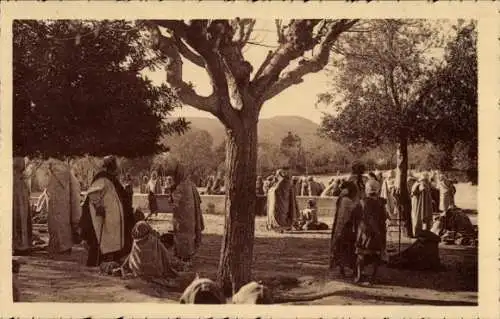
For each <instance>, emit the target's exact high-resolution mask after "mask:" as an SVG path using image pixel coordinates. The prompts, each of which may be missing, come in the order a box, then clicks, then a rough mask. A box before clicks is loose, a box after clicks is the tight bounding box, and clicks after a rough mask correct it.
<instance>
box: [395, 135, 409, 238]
mask: <svg viewBox="0 0 500 319" xmlns="http://www.w3.org/2000/svg"><path fill="white" fill-rule="evenodd" d="M396 180H397V184H396V185H397V188H398V191H399V207H400V210H401V217H402V219H403V220H404V222H405V228H406V232H407V234H411V202H410V194H409V191H410V190H409V189H408V137H407V135H406V133H405V132H401V133H400V136H399V141H398V147H397V150H396Z"/></svg>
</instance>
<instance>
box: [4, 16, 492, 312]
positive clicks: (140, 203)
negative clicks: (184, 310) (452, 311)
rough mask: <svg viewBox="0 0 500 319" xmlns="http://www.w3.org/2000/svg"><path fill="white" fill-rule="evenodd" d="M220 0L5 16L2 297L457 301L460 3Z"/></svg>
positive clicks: (470, 37)
mask: <svg viewBox="0 0 500 319" xmlns="http://www.w3.org/2000/svg"><path fill="white" fill-rule="evenodd" d="M242 13H243V12H240V14H241V17H238V16H237V15H234V16H232V17H227V15H223V16H222V17H223V18H224V19H214V17H212V16H211V15H208V14H207V16H206V17H203V16H197V18H196V19H183V18H179V19H172V18H169V19H153V18H143V17H142V16H141V15H139V14H138V15H137V18H135V19H130V18H129V16H126V17H125V18H123V19H114V18H113V19H100V18H87V17H83V16H82V18H78V17H75V18H65V17H64V18H55V17H54V18H47V19H35V18H33V19H31V18H29V19H28V18H14V19H12V20H11V21H10V22H9V24H10V27H11V36H10V39H9V41H10V42H11V43H12V62H11V64H12V71H11V72H12V74H11V76H12V78H11V79H10V80H11V81H12V84H11V85H12V91H11V92H9V91H8V92H7V94H10V95H11V97H12V111H11V114H12V116H11V119H9V121H11V123H12V124H11V125H12V126H11V127H12V135H11V145H12V151H11V153H10V151H9V153H7V152H5V154H10V161H9V162H8V163H9V168H4V167H3V166H5V165H4V164H2V169H3V170H5V171H6V172H8V173H9V174H11V176H12V178H13V179H12V180H11V181H12V182H11V189H12V193H9V194H10V195H9V196H10V200H11V201H12V208H11V214H12V215H11V216H12V221H11V224H12V232H11V233H9V234H10V235H9V236H11V243H7V244H8V245H10V246H11V247H9V248H10V249H11V250H10V251H11V257H12V265H11V269H12V277H11V278H12V281H11V283H12V293H11V296H12V298H11V300H10V301H9V302H13V303H14V305H15V304H17V303H30V304H36V303H94V304H95V303H102V304H104V303H135V304H140V303H150V304H151V303H153V304H198V305H213V304H232V305H269V306H271V305H282V306H286V307H289V309H294V308H293V307H292V306H294V305H295V306H297V305H301V306H326V305H327V306H366V305H383V306H432V307H441V309H443V313H444V311H445V310H444V309H445V308H446V307H445V306H447V307H464V306H465V307H477V306H478V305H479V299H480V298H479V297H480V294H479V286H480V284H479V281H480V280H479V273H480V269H482V268H481V267H480V259H481V258H480V257H479V256H480V254H479V251H480V247H481V245H484V241H482V244H481V245H480V244H479V237H480V236H479V232H480V229H482V227H481V226H480V223H479V212H478V211H479V209H480V208H483V207H487V206H484V205H479V192H478V182H479V180H480V178H479V175H480V174H479V165H478V154H479V153H480V152H479V144H480V143H479V142H478V141H479V135H480V134H479V131H480V130H479V125H478V117H480V112H479V110H478V104H479V94H478V92H479V91H480V89H478V83H480V81H479V80H478V78H479V75H478V74H479V72H478V69H479V67H478V65H479V62H478V55H479V53H478V52H479V50H478V46H479V44H478V43H479V40H478V39H479V38H480V37H479V22H478V19H476V18H472V17H471V18H461V19H457V18H454V19H451V18H434V19H430V18H392V17H387V18H382V17H380V18H363V17H360V18H352V17H349V16H347V15H346V18H341V17H340V18H332V17H328V16H326V15H325V17H324V18H303V17H300V16H298V17H297V18H293V17H292V18H289V17H288V16H286V17H283V18H281V17H273V18H271V17H268V18H261V17H248V13H247V15H246V16H245V15H243V14H242ZM8 33H10V32H8ZM5 34H6V33H5V31H4V30H2V37H4V36H5ZM4 80H5V77H3V78H2V81H4ZM2 94H5V91H2ZM2 105H5V104H4V103H2ZM2 117H4V115H2ZM2 131H4V129H2ZM4 133H5V132H2V134H4ZM2 143H3V142H2ZM495 165H496V166H498V165H497V164H495ZM9 180H10V179H9ZM483 191H484V188H481V192H483ZM495 196H497V195H495ZM495 209H496V208H493V210H495ZM489 213H492V212H491V211H490V212H486V214H489ZM482 214H483V215H484V212H483V213H482ZM490 215H491V214H490ZM493 215H494V216H496V215H497V214H496V213H495V212H494V211H493ZM493 215H492V216H493ZM490 217H491V216H490ZM484 222H487V221H486V220H483V222H482V224H481V225H484ZM496 259H498V258H496ZM496 268H497V270H498V267H496ZM494 278H496V277H494ZM497 293H498V292H497ZM9 294H10V292H9ZM3 295H4V296H5V292H3ZM193 309H194V308H193ZM284 309H286V308H284ZM365 309H366V308H365ZM284 314H287V313H286V310H284ZM290 314H291V313H290V311H288V314H287V315H290Z"/></svg>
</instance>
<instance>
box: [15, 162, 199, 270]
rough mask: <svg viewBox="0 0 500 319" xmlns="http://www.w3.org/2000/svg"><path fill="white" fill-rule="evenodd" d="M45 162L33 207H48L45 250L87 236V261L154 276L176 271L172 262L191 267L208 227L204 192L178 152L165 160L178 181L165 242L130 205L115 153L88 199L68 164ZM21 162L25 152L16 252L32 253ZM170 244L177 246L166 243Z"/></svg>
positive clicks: (62, 250)
mask: <svg viewBox="0 0 500 319" xmlns="http://www.w3.org/2000/svg"><path fill="white" fill-rule="evenodd" d="M47 165H48V171H49V179H48V185H47V186H46V188H45V190H44V192H43V193H42V195H41V196H40V197H39V199H38V203H37V205H36V208H37V209H39V210H41V209H45V210H46V211H47V213H48V234H49V244H48V246H47V249H48V251H49V253H50V254H51V255H52V256H54V257H55V256H56V255H59V254H71V251H72V247H73V246H74V245H76V244H80V243H82V241H83V242H84V246H85V247H86V248H87V250H88V258H87V263H86V264H87V266H89V267H97V266H101V267H102V266H103V265H104V264H112V265H115V266H117V267H116V268H119V269H121V270H123V271H124V272H127V270H128V273H132V274H134V276H141V277H151V278H165V277H169V276H175V275H176V270H175V269H174V268H176V269H177V270H185V269H188V268H190V266H191V260H192V258H193V257H194V255H195V253H196V251H197V249H198V248H199V246H200V244H201V234H202V231H203V230H204V222H203V216H202V212H201V198H200V196H199V194H198V191H197V188H196V186H195V185H194V184H193V183H192V182H191V181H190V180H189V178H187V176H186V175H185V173H184V169H183V167H182V165H181V164H180V163H179V161H178V160H177V159H176V158H174V157H173V156H170V154H167V156H166V163H165V167H166V169H165V171H166V172H167V173H168V174H169V176H171V177H172V180H173V185H172V186H171V189H170V191H171V205H172V207H173V212H172V213H173V218H172V225H173V231H172V232H171V233H170V234H171V235H172V240H171V241H172V243H171V245H167V244H165V240H164V237H162V235H160V234H159V233H157V232H156V231H154V230H153V229H152V227H151V226H150V225H149V224H148V223H147V222H146V221H145V219H146V217H145V215H144V213H143V212H141V211H140V210H139V209H134V208H133V206H132V193H131V192H130V190H128V189H129V187H128V185H127V184H126V183H122V182H120V181H119V179H118V165H117V161H116V158H115V157H114V156H108V157H105V158H104V160H103V165H102V169H101V171H100V172H99V173H97V174H96V175H95V176H94V177H93V180H92V183H91V185H90V187H89V189H88V190H87V191H86V192H85V194H84V197H83V199H82V196H81V193H80V187H79V183H78V181H77V180H76V178H75V177H74V174H73V173H72V172H71V168H70V166H69V164H68V163H67V162H63V161H60V160H57V159H50V160H49V161H48V162H47ZM24 168H25V161H24V158H17V157H16V158H14V191H13V196H14V199H13V200H14V202H13V240H12V245H13V254H14V255H28V254H30V253H31V251H32V247H33V245H32V243H33V242H32V240H33V231H32V225H31V215H32V212H31V210H30V194H29V191H28V188H27V185H26V183H25V176H24V174H23V172H24ZM169 246H172V248H173V249H172V250H169V249H167V247H169ZM169 248H170V247H169ZM101 269H102V268H101Z"/></svg>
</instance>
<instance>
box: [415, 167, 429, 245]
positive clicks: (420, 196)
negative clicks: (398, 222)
mask: <svg viewBox="0 0 500 319" xmlns="http://www.w3.org/2000/svg"><path fill="white" fill-rule="evenodd" d="M410 195H411V225H412V228H411V231H412V233H411V234H410V235H411V237H417V236H419V235H420V234H421V233H422V231H423V230H424V228H425V229H426V230H431V228H432V211H433V207H432V195H431V185H430V183H429V179H428V175H427V173H422V174H421V175H420V177H419V179H418V181H417V182H416V183H415V184H413V186H412V188H411V192H410Z"/></svg>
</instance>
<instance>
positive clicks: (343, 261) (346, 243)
mask: <svg viewBox="0 0 500 319" xmlns="http://www.w3.org/2000/svg"><path fill="white" fill-rule="evenodd" d="M335 205H336V209H335V217H334V220H333V226H332V233H331V238H330V269H333V268H334V267H336V266H346V267H349V268H351V269H354V262H355V254H354V242H355V240H356V233H355V229H356V225H357V219H358V217H359V215H360V206H359V204H357V202H356V201H354V200H352V199H351V198H349V197H347V196H345V195H340V196H339V198H337V202H336V203H335Z"/></svg>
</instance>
